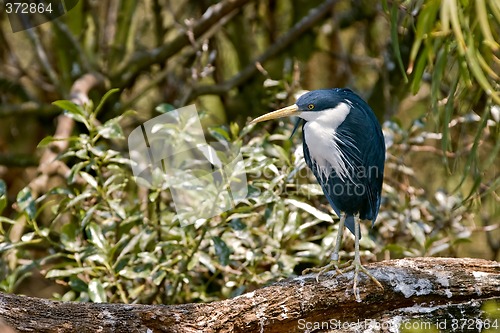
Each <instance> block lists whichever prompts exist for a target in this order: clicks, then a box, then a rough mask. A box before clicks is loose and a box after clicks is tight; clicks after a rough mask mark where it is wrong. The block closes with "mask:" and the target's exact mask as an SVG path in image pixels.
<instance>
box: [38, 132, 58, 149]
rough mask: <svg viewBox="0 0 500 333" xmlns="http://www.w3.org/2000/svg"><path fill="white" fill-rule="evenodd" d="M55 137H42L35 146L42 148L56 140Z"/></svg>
mask: <svg viewBox="0 0 500 333" xmlns="http://www.w3.org/2000/svg"><path fill="white" fill-rule="evenodd" d="M56 140H57V139H56V138H54V137H53V136H51V135H49V136H46V137H45V138H43V139H42V141H40V142H39V143H38V145H37V146H36V147H37V148H44V147H46V146H48V145H49V144H51V143H52V142H54V141H56Z"/></svg>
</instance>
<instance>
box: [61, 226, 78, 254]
mask: <svg viewBox="0 0 500 333" xmlns="http://www.w3.org/2000/svg"><path fill="white" fill-rule="evenodd" d="M79 234H80V230H79V229H78V228H77V226H76V225H75V224H74V223H67V224H65V225H64V226H63V227H62V228H61V237H60V240H61V243H62V244H63V245H64V246H65V247H66V249H67V250H70V251H76V250H77V249H78V248H79V246H78V244H77V237H78V235H79Z"/></svg>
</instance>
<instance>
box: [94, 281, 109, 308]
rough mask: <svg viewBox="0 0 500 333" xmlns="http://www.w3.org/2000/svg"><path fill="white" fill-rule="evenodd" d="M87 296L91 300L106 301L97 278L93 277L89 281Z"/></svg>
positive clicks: (104, 293) (102, 288)
mask: <svg viewBox="0 0 500 333" xmlns="http://www.w3.org/2000/svg"><path fill="white" fill-rule="evenodd" d="M89 297H90V299H91V300H92V302H95V303H104V302H106V301H107V299H108V298H107V297H106V292H105V291H104V287H103V286H102V283H101V282H100V281H99V280H96V279H93V280H92V281H90V283H89Z"/></svg>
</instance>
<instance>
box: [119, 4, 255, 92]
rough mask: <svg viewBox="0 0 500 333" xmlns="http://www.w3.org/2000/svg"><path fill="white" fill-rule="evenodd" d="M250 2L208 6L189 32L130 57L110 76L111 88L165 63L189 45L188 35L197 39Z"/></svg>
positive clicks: (123, 84)
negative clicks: (158, 64) (155, 65)
mask: <svg viewBox="0 0 500 333" xmlns="http://www.w3.org/2000/svg"><path fill="white" fill-rule="evenodd" d="M250 1H251V0H225V1H221V2H219V3H217V4H215V5H212V6H210V7H209V8H208V9H207V10H206V11H205V13H204V14H203V15H202V16H201V18H200V19H199V20H196V23H194V24H193V26H192V29H190V30H189V31H182V32H180V33H178V34H177V35H176V36H175V37H174V38H173V39H172V40H171V41H169V42H167V43H165V44H164V45H162V46H160V47H157V48H154V49H152V50H148V51H141V52H137V53H136V54H135V55H134V56H132V57H131V59H130V61H128V62H127V63H125V64H124V65H123V66H122V67H121V68H120V69H119V71H118V73H116V74H113V75H111V82H112V83H113V86H115V87H127V86H128V85H129V83H130V82H131V81H132V80H133V79H134V78H135V77H136V76H137V75H139V73H140V72H142V71H144V70H146V69H148V68H149V67H150V66H152V65H154V64H157V63H163V62H165V61H166V60H167V59H168V58H170V57H171V56H173V55H174V54H176V53H177V52H179V51H180V50H182V49H183V48H184V47H185V46H187V45H189V44H190V43H191V41H192V40H190V35H191V37H192V38H193V39H197V38H199V37H200V36H201V35H203V34H204V33H205V32H206V31H208V30H209V29H210V27H211V26H212V25H214V24H216V23H217V22H218V21H219V20H221V19H222V18H223V17H224V16H226V15H228V14H230V13H231V12H232V11H233V10H236V9H238V8H240V7H242V6H244V5H245V4H246V3H248V2H250Z"/></svg>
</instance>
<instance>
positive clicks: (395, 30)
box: [391, 3, 408, 83]
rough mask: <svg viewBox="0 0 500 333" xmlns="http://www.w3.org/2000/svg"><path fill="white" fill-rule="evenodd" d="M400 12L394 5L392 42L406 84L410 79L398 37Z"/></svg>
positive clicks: (392, 12)
mask: <svg viewBox="0 0 500 333" xmlns="http://www.w3.org/2000/svg"><path fill="white" fill-rule="evenodd" d="M398 10H399V6H398V5H397V4H395V3H393V4H392V8H391V41H392V49H393V52H394V56H395V57H396V62H397V63H398V66H399V69H400V70H401V75H403V78H404V82H405V83H407V82H408V77H407V76H406V71H405V66H404V65H403V59H402V58H401V50H400V48H399V36H398V28H399V24H398Z"/></svg>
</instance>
